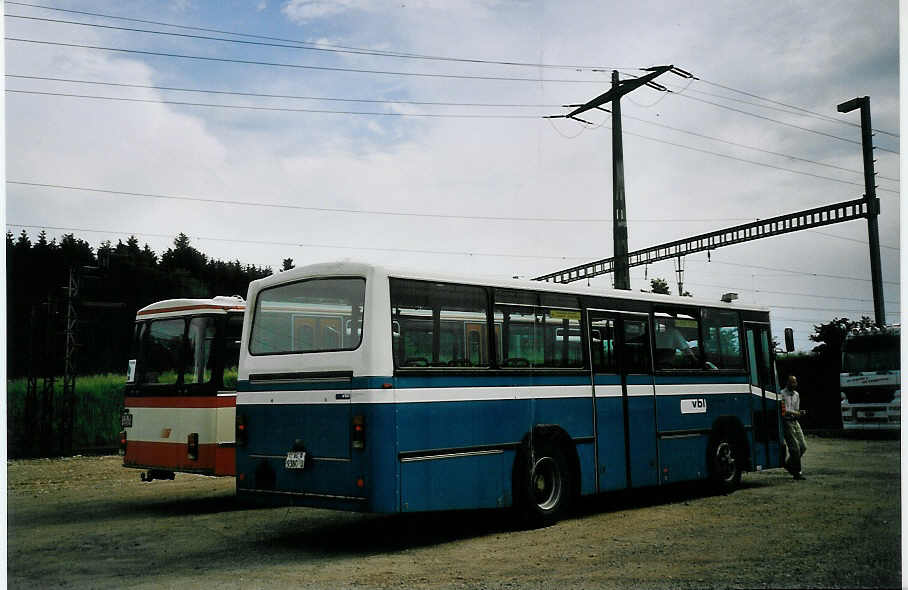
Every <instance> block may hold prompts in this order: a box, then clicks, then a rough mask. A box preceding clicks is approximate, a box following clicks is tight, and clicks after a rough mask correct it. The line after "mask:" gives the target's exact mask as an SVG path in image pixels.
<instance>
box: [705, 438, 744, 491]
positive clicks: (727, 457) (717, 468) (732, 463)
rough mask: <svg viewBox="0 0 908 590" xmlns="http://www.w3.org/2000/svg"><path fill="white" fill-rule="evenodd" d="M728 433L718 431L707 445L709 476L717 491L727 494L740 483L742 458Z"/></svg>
mask: <svg viewBox="0 0 908 590" xmlns="http://www.w3.org/2000/svg"><path fill="white" fill-rule="evenodd" d="M738 448H739V446H738V445H736V444H735V440H734V438H733V437H732V436H730V435H729V434H728V433H719V434H718V435H717V436H715V437H714V438H713V441H712V443H711V444H710V445H709V455H708V459H709V470H710V471H709V477H710V481H711V483H712V485H713V487H714V488H715V490H716V491H717V492H721V493H724V494H727V493H729V492H732V491H734V490H735V489H737V488H738V486H740V485H741V473H742V468H743V464H742V462H741V461H742V458H741V457H740V456H739V455H740V453H739V452H738Z"/></svg>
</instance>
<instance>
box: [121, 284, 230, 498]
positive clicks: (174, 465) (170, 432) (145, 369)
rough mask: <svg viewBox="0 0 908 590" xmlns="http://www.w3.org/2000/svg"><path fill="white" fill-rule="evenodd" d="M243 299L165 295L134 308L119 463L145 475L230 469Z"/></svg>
mask: <svg viewBox="0 0 908 590" xmlns="http://www.w3.org/2000/svg"><path fill="white" fill-rule="evenodd" d="M245 309H246V302H245V301H243V298H242V297H239V296H233V297H215V298H213V299H168V300H165V301H159V302H157V303H152V304H151V305H148V306H146V307H143V308H142V309H140V310H139V311H138V312H137V313H136V324H135V332H134V336H133V351H132V354H131V355H130V360H129V367H128V369H127V375H126V389H125V399H124V408H123V412H122V414H121V417H120V423H121V426H122V428H123V430H122V432H121V433H120V453H121V454H122V455H123V466H124V467H132V468H135V469H144V470H146V471H145V472H144V473H142V480H143V481H152V480H154V479H173V477H174V472H185V473H199V474H203V475H234V474H235V473H236V459H235V450H234V440H235V421H236V377H237V365H238V360H239V348H240V337H241V335H242V331H243V314H244V312H245Z"/></svg>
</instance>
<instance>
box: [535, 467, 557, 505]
mask: <svg viewBox="0 0 908 590" xmlns="http://www.w3.org/2000/svg"><path fill="white" fill-rule="evenodd" d="M532 485H533V499H534V501H535V503H536V506H537V507H538V508H539V509H541V510H551V509H552V508H554V507H555V506H557V505H558V502H559V501H560V500H561V494H562V477H561V470H560V469H558V464H557V463H556V462H555V460H554V459H552V458H551V457H542V458H541V459H539V460H538V461H536V464H535V465H533V477H532Z"/></svg>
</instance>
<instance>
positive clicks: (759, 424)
mask: <svg viewBox="0 0 908 590" xmlns="http://www.w3.org/2000/svg"><path fill="white" fill-rule="evenodd" d="M744 330H745V334H746V340H747V362H748V368H749V373H750V391H751V394H752V395H751V396H750V397H751V416H752V418H753V433H754V434H753V436H754V444H753V455H754V456H753V462H754V463H753V464H754V467H755V468H757V469H765V468H768V467H778V465H777V463H778V461H779V459H778V457H779V445H780V441H779V422H778V407H777V405H776V403H777V401H776V393H775V392H776V385H775V378H774V375H773V371H772V357H771V355H770V342H771V341H770V336H769V326H768V325H766V324H753V323H747V322H745V324H744Z"/></svg>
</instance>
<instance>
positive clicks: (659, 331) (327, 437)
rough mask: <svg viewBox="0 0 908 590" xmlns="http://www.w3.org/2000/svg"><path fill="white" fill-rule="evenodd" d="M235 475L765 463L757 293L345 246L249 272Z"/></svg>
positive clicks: (276, 484)
mask: <svg viewBox="0 0 908 590" xmlns="http://www.w3.org/2000/svg"><path fill="white" fill-rule="evenodd" d="M247 301H248V304H247V305H248V308H247V316H246V321H245V322H244V326H243V338H242V350H241V353H240V354H241V356H240V367H239V379H238V384H237V436H236V445H237V453H236V454H237V493H238V495H239V496H240V498H241V499H255V500H261V501H265V502H266V503H271V504H294V505H303V506H314V507H325V508H337V509H345V510H358V511H372V512H411V511H427V510H449V509H473V508H490V507H506V506H514V507H516V508H518V509H519V510H520V511H521V512H522V513H523V514H524V515H525V516H526V517H527V518H528V519H529V520H531V521H535V522H537V523H546V522H551V521H554V520H557V519H558V518H559V517H560V516H562V515H563V514H564V512H565V510H566V509H567V508H568V507H569V505H570V503H571V501H572V500H573V499H575V498H576V497H577V496H579V495H587V494H595V493H600V492H606V491H610V490H620V489H625V488H637V487H644V486H659V485H665V484H670V483H675V482H682V481H691V480H701V479H702V480H706V479H711V480H713V482H714V483H715V484H716V485H717V486H719V487H720V488H723V489H732V488H734V487H735V486H737V484H738V483H739V482H740V479H741V473H742V472H743V471H747V470H762V469H767V468H772V467H779V466H780V465H781V463H782V452H783V450H782V446H781V445H780V438H781V437H780V420H779V403H778V398H777V395H776V391H777V384H776V377H775V370H774V362H773V356H772V346H771V342H772V339H771V334H770V326H769V313H768V311H767V310H766V309H760V308H753V307H747V306H739V305H731V304H725V303H714V302H705V301H702V300H696V299H692V298H689V297H672V296H667V295H653V294H646V293H633V292H630V291H617V290H605V291H604V290H594V289H591V288H589V287H581V286H573V285H558V284H548V283H539V282H532V281H517V280H495V279H490V280H482V279H478V278H476V277H453V276H442V275H435V274H423V273H416V272H410V271H396V270H390V269H387V268H384V267H380V266H374V265H368V264H358V263H352V262H342V263H333V264H319V265H313V266H308V267H302V268H297V269H294V270H290V271H287V272H282V273H279V274H276V275H273V276H271V277H267V278H264V279H261V280H258V281H254V282H252V283H251V284H250V286H249V292H248V299H247Z"/></svg>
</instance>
